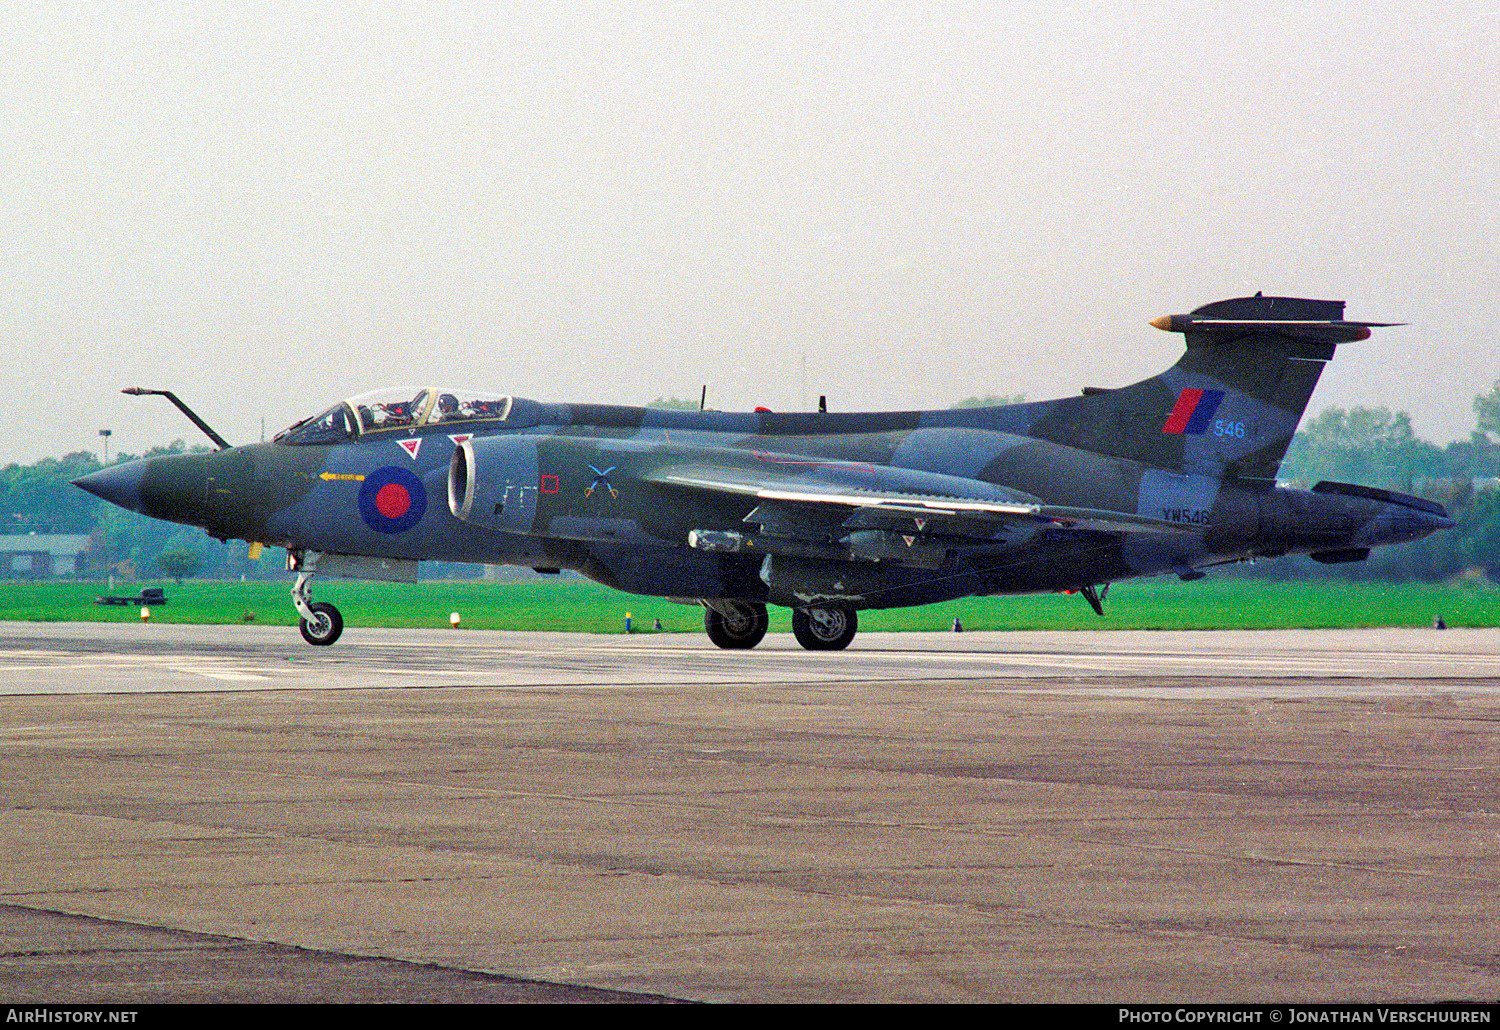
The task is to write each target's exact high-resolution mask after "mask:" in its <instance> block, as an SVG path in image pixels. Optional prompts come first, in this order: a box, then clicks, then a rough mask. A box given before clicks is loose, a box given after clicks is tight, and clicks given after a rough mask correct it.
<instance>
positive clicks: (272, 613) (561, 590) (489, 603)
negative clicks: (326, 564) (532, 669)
mask: <svg viewBox="0 0 1500 1030" xmlns="http://www.w3.org/2000/svg"><path fill="white" fill-rule="evenodd" d="M142 585H143V584H126V583H117V584H116V585H115V588H114V589H113V590H112V591H111V590H109V589H108V588H107V586H106V584H103V583H30V582H15V583H6V584H3V587H0V620H19V621H33V622H136V621H139V618H140V609H139V608H138V607H135V606H128V607H108V606H102V605H95V604H94V603H93V602H94V597H95V596H96V595H100V594H106V593H112V594H116V595H133V594H136V593H138V592H139V589H140V587H141V586H142ZM144 585H150V586H164V587H165V588H166V592H167V598H168V603H167V604H166V605H164V606H161V607H158V608H155V609H153V610H152V613H151V618H152V621H153V622H169V623H199V624H224V623H240V622H253V623H257V624H267V625H274V626H291V625H295V624H296V613H295V611H294V610H293V608H292V604H291V598H290V589H291V584H290V582H287V583H265V582H249V583H224V582H213V581H189V582H187V583H184V584H182V585H181V586H175V585H173V584H172V583H171V582H170V581H165V582H163V581H161V580H153V581H150V582H149V583H147V584H144ZM313 596H314V599H315V600H320V601H331V602H333V603H334V604H336V605H338V606H339V609H340V610H341V611H342V612H343V615H344V621H345V624H346V625H348V626H355V627H357V626H384V627H409V628H421V627H442V628H446V627H447V626H448V615H449V613H450V612H455V611H456V612H458V613H459V614H460V616H461V617H462V620H463V626H464V628H466V629H525V630H560V631H567V632H576V633H619V632H623V631H624V628H625V614H626V613H627V612H629V613H630V615H631V617H632V619H633V622H634V627H635V629H636V630H637V631H649V630H650V629H651V627H652V622H653V620H654V619H660V620H661V622H662V628H663V630H664V631H667V632H700V631H701V630H702V628H703V615H702V610H701V609H699V608H697V607H694V606H686V605H680V604H673V603H672V602H670V601H663V600H661V599H659V598H650V597H638V596H634V595H630V594H622V593H619V592H617V591H614V590H610V589H608V588H607V587H602V586H599V585H597V584H594V583H589V582H587V581H581V580H574V579H569V580H561V581H548V582H520V583H479V582H427V583H418V584H416V585H414V586H407V585H402V584H391V583H369V582H361V581H355V580H320V581H318V582H317V583H316V584H315V588H314V593H313ZM1105 612H1106V617H1105V618H1102V619H1101V618H1099V617H1098V616H1096V615H1095V614H1094V613H1093V611H1092V610H1091V609H1090V608H1089V606H1088V604H1087V602H1085V601H1084V600H1083V598H1081V597H1077V596H1062V595H1056V594H1042V595H1035V596H1030V597H976V598H967V599H965V600H962V601H954V602H949V603H946V604H936V605H928V606H926V607H922V608H904V609H897V610H894V611H872V612H861V613H860V628H861V629H862V630H869V631H881V630H947V629H950V628H951V627H952V625H953V619H954V618H955V617H957V618H959V619H961V620H962V622H963V625H964V628H965V629H969V630H995V629H1066V630H1091V629H1291V628H1325V627H1331V628H1338V627H1356V626H1430V625H1431V624H1432V621H1433V618H1434V617H1435V616H1437V615H1439V614H1441V615H1442V617H1443V619H1444V620H1445V621H1446V622H1447V624H1448V625H1449V626H1454V627H1458V626H1500V589H1497V588H1496V587H1494V586H1490V585H1487V584H1483V583H1465V584H1461V585H1451V586H1450V585H1436V586H1435V585H1430V584H1389V583H1344V582H1317V583H1282V582H1267V581H1257V580H1248V579H1227V578H1226V579H1218V580H1216V579H1214V578H1212V577H1210V578H1208V579H1205V580H1201V581H1199V582H1196V583H1181V582H1178V581H1177V580H1176V579H1173V578H1170V577H1167V578H1161V579H1151V580H1141V581H1137V582H1126V583H1117V584H1115V586H1114V587H1113V588H1112V589H1111V591H1110V594H1109V598H1108V600H1107V601H1106V603H1105ZM771 629H772V631H773V632H787V631H790V629H791V618H790V615H789V613H788V611H787V609H785V608H772V609H771Z"/></svg>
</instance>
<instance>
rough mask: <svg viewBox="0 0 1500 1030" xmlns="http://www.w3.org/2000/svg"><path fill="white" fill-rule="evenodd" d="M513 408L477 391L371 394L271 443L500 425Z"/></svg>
mask: <svg viewBox="0 0 1500 1030" xmlns="http://www.w3.org/2000/svg"><path fill="white" fill-rule="evenodd" d="M513 403H514V401H513V399H512V398H510V397H507V396H505V395H503V394H495V393H483V392H480V391H477V390H450V389H440V388H437V387H428V388H426V389H423V390H419V391H417V393H416V394H415V396H413V394H412V392H411V391H410V390H402V389H391V390H372V391H371V392H369V393H362V394H360V395H359V396H358V397H351V398H349V399H348V400H346V401H340V402H339V403H337V404H335V405H334V406H333V407H331V408H329V409H328V410H327V411H325V412H323V413H321V414H319V415H314V416H313V417H312V418H305V419H303V420H302V421H301V422H298V423H295V424H294V425H292V426H290V427H289V428H287V429H284V430H282V431H281V432H280V433H278V434H277V435H276V438H275V442H277V443H285V444H330V443H339V442H340V441H343V440H350V439H353V438H355V437H359V436H364V435H366V434H369V433H383V432H388V431H390V430H393V429H401V430H405V431H407V432H411V431H412V430H414V429H420V428H422V427H424V426H435V425H445V426H446V425H462V424H465V423H474V422H504V421H505V420H506V419H507V418H509V417H510V410H511V406H512V404H513Z"/></svg>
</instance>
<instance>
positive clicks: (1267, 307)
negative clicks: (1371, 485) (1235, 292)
mask: <svg viewBox="0 0 1500 1030" xmlns="http://www.w3.org/2000/svg"><path fill="white" fill-rule="evenodd" d="M1151 324H1152V325H1153V326H1155V327H1156V328H1158V329H1163V330H1166V331H1167V332H1174V333H1182V334H1183V336H1184V338H1185V340H1186V342H1187V351H1186V352H1185V353H1184V354H1183V356H1182V358H1181V359H1180V360H1179V361H1178V362H1177V364H1175V365H1173V366H1172V367H1171V368H1169V369H1168V370H1167V371H1165V372H1163V373H1161V374H1160V375H1157V376H1153V377H1151V378H1150V379H1146V380H1143V381H1142V382H1139V383H1135V384H1132V385H1130V386H1124V387H1120V388H1119V389H1116V390H1089V391H1087V392H1086V395H1085V396H1083V397H1069V398H1066V399H1064V400H1060V401H1050V402H1046V403H1044V404H1041V405H1038V406H1037V408H1038V409H1039V410H1038V412H1037V414H1038V416H1039V417H1038V418H1037V419H1036V421H1035V422H1034V423H1033V425H1032V426H1031V428H1030V430H1029V432H1030V434H1031V435H1033V436H1037V437H1041V438H1043V439H1047V440H1052V441H1054V442H1056V443H1062V444H1067V445H1069V446H1074V447H1080V448H1083V449H1085V450H1090V451H1094V452H1096V453H1101V454H1108V455H1111V456H1114V457H1119V458H1130V459H1134V460H1137V461H1141V462H1144V463H1145V464H1147V465H1151V466H1153V467H1156V468H1160V469H1166V470H1170V471H1174V472H1186V473H1197V474H1203V475H1211V476H1214V477H1222V478H1233V479H1238V480H1241V481H1245V482H1246V483H1249V484H1254V483H1264V484H1265V485H1268V486H1269V485H1273V484H1274V483H1275V481H1276V473H1277V470H1278V469H1279V468H1280V467H1281V460H1282V458H1283V457H1285V455H1286V450H1287V446H1288V445H1289V444H1290V443H1291V441H1292V435H1293V434H1294V433H1295V432H1296V431H1297V423H1298V422H1299V421H1300V420H1301V418H1302V412H1303V410H1304V409H1305V408H1306V407H1307V402H1308V400H1309V399H1310V398H1311V397H1312V392H1313V388H1314V387H1315V386H1317V384H1318V377H1319V376H1320V375H1321V374H1322V372H1323V366H1324V364H1326V363H1327V362H1328V360H1329V359H1330V358H1332V357H1333V353H1334V349H1335V348H1336V347H1337V345H1338V344H1340V343H1349V342H1352V341H1355V340H1364V339H1368V338H1369V336H1370V330H1371V329H1372V328H1377V327H1380V326H1385V325H1391V324H1396V323H1385V322H1347V321H1345V320H1344V303H1343V301H1334V300H1304V299H1301V298H1297V297H1265V296H1262V295H1260V294H1256V295H1255V296H1254V297H1240V298H1237V299H1234V300H1221V301H1218V302H1216V303H1213V304H1208V305H1205V306H1203V307H1201V308H1198V309H1197V310H1195V311H1193V312H1192V313H1190V314H1186V315H1164V316H1162V317H1161V318H1157V319H1154V320H1152V322H1151Z"/></svg>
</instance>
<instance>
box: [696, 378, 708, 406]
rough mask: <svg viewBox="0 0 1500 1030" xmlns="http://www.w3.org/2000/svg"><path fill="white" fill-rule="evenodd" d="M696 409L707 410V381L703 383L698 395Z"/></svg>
mask: <svg viewBox="0 0 1500 1030" xmlns="http://www.w3.org/2000/svg"><path fill="white" fill-rule="evenodd" d="M698 410H699V411H707V410H708V384H707V383H704V384H703V392H702V393H701V394H699V396H698Z"/></svg>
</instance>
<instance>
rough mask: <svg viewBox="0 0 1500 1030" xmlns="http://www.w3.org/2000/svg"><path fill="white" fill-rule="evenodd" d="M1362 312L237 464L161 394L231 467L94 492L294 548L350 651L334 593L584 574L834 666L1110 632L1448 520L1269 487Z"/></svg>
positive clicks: (1347, 489) (567, 409)
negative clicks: (811, 402)
mask: <svg viewBox="0 0 1500 1030" xmlns="http://www.w3.org/2000/svg"><path fill="white" fill-rule="evenodd" d="M1343 313H1344V305H1343V303H1342V302H1340V301H1320V300H1305V299H1298V298H1290V297H1263V296H1261V295H1259V294H1257V295H1256V296H1254V297H1244V298H1239V299H1235V300H1225V301H1219V302H1217V303H1214V304H1209V305H1207V306H1205V307H1201V308H1198V309H1197V310H1195V311H1193V312H1191V313H1190V314H1186V315H1170V316H1165V317H1162V318H1158V319H1156V320H1154V321H1153V322H1152V323H1151V324H1152V325H1153V326H1155V327H1156V328H1158V329H1163V330H1166V331H1168V332H1173V333H1180V334H1182V335H1183V337H1184V339H1185V341H1186V352H1185V353H1184V354H1183V356H1182V357H1181V359H1180V360H1179V361H1178V362H1177V363H1176V364H1175V365H1173V366H1172V367H1171V368H1169V369H1167V370H1166V371H1165V372H1162V373H1161V374H1160V375H1156V376H1153V377H1151V378H1149V379H1145V380H1143V381H1141V382H1138V383H1135V384H1134V385H1130V386H1124V387H1120V388H1117V389H1098V388H1092V387H1090V388H1085V389H1084V390H1083V392H1082V395H1081V396H1074V397H1067V398H1064V399H1061V400H1051V401H1040V402H1035V403H1026V404H1014V405H1006V406H1001V407H990V408H973V409H949V410H941V411H899V412H883V413H867V414H843V413H829V412H825V411H818V412H802V413H773V412H767V411H757V412H746V413H729V412H717V411H676V410H660V409H648V408H631V407H615V406H606V405H597V404H545V403H539V402H537V401H529V400H524V399H522V398H519V397H510V396H501V395H498V394H489V393H482V392H476V391H468V390H460V389H444V388H425V389H409V390H395V391H383V392H377V393H371V394H365V395H363V396H359V397H354V398H352V399H350V400H347V401H342V402H340V403H338V404H335V405H334V406H333V407H331V408H329V409H328V410H326V411H324V412H322V413H321V414H318V415H314V416H313V417H311V418H308V419H304V420H303V421H301V422H298V423H296V424H295V425H293V426H291V427H290V428H289V429H287V430H285V431H284V432H282V433H281V434H280V435H278V436H277V437H276V438H275V439H273V440H271V441H270V442H269V443H258V444H249V445H246V446H242V447H230V446H229V445H228V444H227V443H226V442H225V441H224V440H223V439H222V438H221V437H219V436H218V434H216V433H214V432H213V431H212V430H211V429H209V428H208V427H207V425H206V424H205V423H203V421H202V420H201V419H199V418H198V417H197V416H196V415H194V414H193V413H192V412H191V411H190V410H189V409H188V408H187V406H186V405H184V404H182V403H181V402H180V401H177V400H176V398H175V397H171V395H170V394H168V396H169V397H170V399H172V400H173V401H174V403H177V404H178V406H179V407H181V408H182V409H183V410H184V412H186V413H187V414H188V415H189V417H191V418H192V419H193V420H194V422H195V423H196V424H198V425H199V426H200V428H202V429H204V431H205V432H207V433H208V434H209V436H210V438H211V439H213V440H214V442H215V444H216V446H217V447H218V448H219V449H218V450H217V451H214V452H209V453H202V454H183V455H172V456H167V457H155V458H149V459H144V460H141V461H134V462H129V463H125V464H117V465H112V466H109V467H108V468H105V469H103V470H101V471H99V472H95V473H92V474H90V475H87V476H84V477H82V478H80V479H78V480H76V481H75V482H76V483H77V485H78V486H80V487H82V488H83V489H85V490H88V491H89V492H91V493H94V494H97V495H98V496H100V497H102V498H104V499H105V500H108V501H111V502H113V503H114V504H117V505H120V506H121V507H124V508H129V509H131V510H132V511H139V512H144V513H145V514H147V515H150V516H153V517H155V518H160V519H168V520H171V521H173V522H180V523H185V524H187V525H194V526H201V527H203V528H204V529H205V530H207V532H208V533H209V535H211V536H213V537H216V538H218V539H220V540H227V539H230V538H235V539H241V540H246V541H251V542H253V544H255V545H260V544H272V545H276V546H280V547H284V548H286V549H287V552H288V566H289V568H290V569H291V570H292V571H294V572H296V574H297V578H296V585H295V586H294V588H293V590H292V602H293V604H294V605H295V606H296V609H297V611H298V613H299V614H300V616H301V619H300V625H301V631H302V636H303V637H304V638H305V639H306V640H307V641H308V642H309V643H311V644H318V645H325V644H332V643H333V642H334V641H335V640H337V639H338V637H339V634H340V633H341V632H342V630H343V619H342V617H341V616H340V614H339V611H338V609H337V608H335V607H334V606H333V605H331V604H327V603H321V602H320V603H314V602H313V601H312V599H311V592H310V582H311V579H312V576H313V575H314V574H315V573H323V574H324V575H328V576H345V577H364V578H374V579H387V580H396V581H405V582H414V581H415V580H416V573H417V563H418V561H419V560H424V559H425V560H442V561H468V562H486V563H500V564H512V565H523V566H530V567H532V568H534V569H536V570H538V571H540V572H556V571H558V570H561V569H575V570H577V571H579V572H581V573H583V574H584V575H586V576H588V577H590V578H592V579H595V580H598V581H599V582H601V583H606V584H608V585H610V586H612V587H616V588H618V589H620V590H624V591H629V592H631V593H635V594H648V595H654V596H659V597H668V598H672V599H675V600H682V601H686V602H688V603H695V604H701V605H702V606H703V608H704V622H705V625H706V628H707V630H708V636H709V639H710V640H712V641H713V643H715V644H716V645H718V646H719V647H722V648H750V647H754V646H755V645H756V644H757V643H759V642H760V640H761V638H762V637H763V636H765V633H766V625H767V617H766V606H767V605H768V604H773V605H783V606H786V607H789V608H791V609H792V628H793V631H794V633H795V635H796V638H797V640H798V641H799V642H800V643H801V644H802V646H803V647H806V648H809V649H812V650H837V649H840V648H843V647H846V646H847V645H848V644H849V642H850V641H851V640H852V639H853V637H854V634H855V630H856V626H857V614H856V613H857V612H859V611H861V610H864V609H872V608H895V607H904V606H908V605H920V604H931V603H933V602H938V601H946V600H951V599H954V598H959V597H965V596H968V595H973V594H1021V593H1031V592H1040V591H1061V592H1078V593H1081V594H1082V595H1083V597H1084V598H1086V599H1087V600H1088V602H1089V603H1090V604H1091V605H1092V606H1093V608H1094V610H1095V611H1097V612H1099V613H1100V614H1103V604H1102V602H1103V599H1104V597H1105V594H1106V592H1107V590H1108V587H1109V584H1110V583H1112V582H1115V581H1117V580H1122V579H1129V578H1131V577H1135V576H1149V575H1157V574H1163V573H1175V574H1176V575H1178V576H1180V577H1181V578H1182V579H1184V580H1191V579H1196V578H1199V577H1201V576H1202V575H1203V574H1204V573H1203V571H1202V570H1203V569H1204V568H1206V567H1208V566H1213V565H1218V564H1222V563H1227V562H1235V561H1242V560H1246V559H1252V558H1261V557H1268V556H1277V555H1284V554H1288V553H1293V552H1297V553H1307V554H1310V555H1311V556H1312V557H1313V558H1315V559H1317V560H1319V561H1322V562H1352V561H1359V560H1362V559H1364V558H1366V557H1368V556H1369V553H1370V549H1371V548H1372V547H1375V546H1379V545H1383V544H1394V543H1399V542H1402V541H1407V540H1415V539H1418V538H1420V537H1424V536H1426V535H1427V534H1429V533H1432V532H1433V531H1435V530H1438V529H1442V528H1444V527H1447V526H1449V525H1451V523H1450V521H1449V519H1448V516H1447V513H1446V512H1445V511H1444V510H1443V508H1442V506H1441V505H1438V504H1435V503H1433V502H1431V501H1427V500H1423V499H1421V498H1418V497H1410V496H1406V495H1404V494H1398V493H1392V492H1390V491H1386V490H1378V489H1374V488H1371V487H1364V486H1355V485H1350V484H1345V483H1332V482H1322V483H1318V484H1317V485H1316V486H1314V487H1313V488H1312V489H1311V490H1301V489H1292V488H1289V487H1284V486H1278V485H1277V482H1276V474H1277V470H1278V468H1279V466H1280V464H1281V460H1282V458H1283V456H1284V455H1285V454H1286V449H1287V445H1288V444H1289V443H1290V441H1291V439H1292V434H1293V433H1294V432H1295V431H1296V428H1297V422H1298V420H1299V419H1300V418H1301V416H1302V412H1303V409H1304V408H1305V407H1306V405H1307V402H1308V399H1309V398H1310V397H1311V395H1312V392H1313V387H1314V386H1315V385H1316V383H1317V381H1318V376H1319V374H1320V373H1321V372H1322V370H1323V365H1324V363H1325V362H1327V361H1328V360H1330V359H1331V358H1332V357H1333V354H1334V350H1335V347H1336V346H1337V345H1338V344H1340V343H1347V342H1351V341H1356V340H1363V339H1366V338H1368V337H1369V336H1370V330H1371V328H1373V327H1376V326H1381V325H1388V324H1390V323H1371V322H1348V321H1344V319H1343ZM125 392H127V393H164V394H165V393H166V391H152V390H140V389H135V390H127V391H125Z"/></svg>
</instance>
